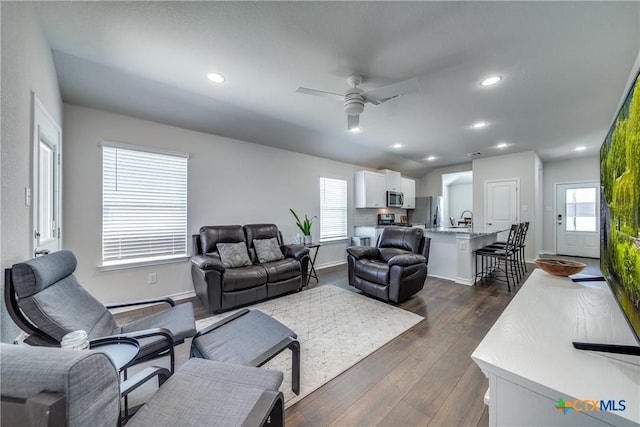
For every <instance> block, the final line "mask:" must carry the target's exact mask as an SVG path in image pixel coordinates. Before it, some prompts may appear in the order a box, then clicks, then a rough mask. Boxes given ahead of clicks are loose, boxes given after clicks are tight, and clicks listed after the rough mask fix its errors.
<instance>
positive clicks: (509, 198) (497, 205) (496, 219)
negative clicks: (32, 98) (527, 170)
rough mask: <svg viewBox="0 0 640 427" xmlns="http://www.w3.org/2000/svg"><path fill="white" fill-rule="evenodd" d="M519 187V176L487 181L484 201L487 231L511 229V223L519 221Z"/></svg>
mask: <svg viewBox="0 0 640 427" xmlns="http://www.w3.org/2000/svg"><path fill="white" fill-rule="evenodd" d="M518 187H519V179H517V178H512V179H506V180H498V181H487V182H486V184H485V198H484V203H485V219H486V224H485V229H486V230H487V231H497V230H509V228H511V224H516V223H517V222H518V217H519V210H518V205H519V199H518ZM502 237H503V236H499V238H502Z"/></svg>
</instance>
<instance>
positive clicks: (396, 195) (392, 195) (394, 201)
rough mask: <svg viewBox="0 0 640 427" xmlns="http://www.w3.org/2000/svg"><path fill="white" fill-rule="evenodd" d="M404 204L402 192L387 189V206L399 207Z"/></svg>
mask: <svg viewBox="0 0 640 427" xmlns="http://www.w3.org/2000/svg"><path fill="white" fill-rule="evenodd" d="M403 204H404V194H403V193H401V192H399V191H387V207H389V208H401V207H402V205H403Z"/></svg>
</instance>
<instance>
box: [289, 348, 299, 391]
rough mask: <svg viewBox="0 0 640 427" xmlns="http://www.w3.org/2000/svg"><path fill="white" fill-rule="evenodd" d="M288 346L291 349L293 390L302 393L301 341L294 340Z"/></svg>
mask: <svg viewBox="0 0 640 427" xmlns="http://www.w3.org/2000/svg"><path fill="white" fill-rule="evenodd" d="M288 347H289V349H291V390H293V392H294V393H295V394H300V343H299V342H298V340H293V341H292V342H291V344H289V346H288Z"/></svg>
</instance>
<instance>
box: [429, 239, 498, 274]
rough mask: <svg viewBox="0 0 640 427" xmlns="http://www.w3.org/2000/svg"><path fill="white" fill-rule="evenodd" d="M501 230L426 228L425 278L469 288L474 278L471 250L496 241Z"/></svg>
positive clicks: (473, 256)
mask: <svg viewBox="0 0 640 427" xmlns="http://www.w3.org/2000/svg"><path fill="white" fill-rule="evenodd" d="M502 231H504V230H497V231H485V230H477V229H472V228H469V227H438V228H427V229H426V230H425V234H426V236H427V237H430V238H431V251H430V254H429V276H434V277H439V278H441V279H447V280H452V281H454V282H456V283H461V284H463V285H468V286H471V285H473V282H474V278H475V265H476V260H475V253H474V252H475V251H476V250H477V249H480V248H482V247H485V246H487V245H490V244H492V243H495V242H496V241H497V240H498V233H501V232H502Z"/></svg>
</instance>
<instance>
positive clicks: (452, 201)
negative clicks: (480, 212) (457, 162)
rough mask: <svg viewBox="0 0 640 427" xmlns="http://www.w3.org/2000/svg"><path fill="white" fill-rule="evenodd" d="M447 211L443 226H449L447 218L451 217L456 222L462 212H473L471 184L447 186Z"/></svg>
mask: <svg viewBox="0 0 640 427" xmlns="http://www.w3.org/2000/svg"><path fill="white" fill-rule="evenodd" d="M448 187H449V188H448V195H447V197H445V199H444V200H445V202H446V201H447V200H448V205H449V206H448V209H447V211H446V212H445V213H446V215H447V217H445V219H444V220H445V224H449V222H448V217H450V216H452V217H454V218H455V219H456V221H457V220H459V219H460V214H461V213H462V212H463V211H466V210H469V211H473V184H454V185H449V186H448Z"/></svg>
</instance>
